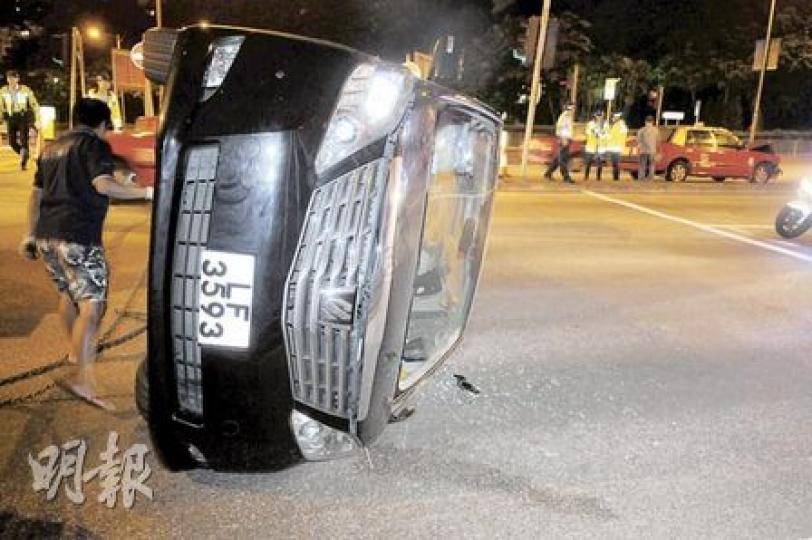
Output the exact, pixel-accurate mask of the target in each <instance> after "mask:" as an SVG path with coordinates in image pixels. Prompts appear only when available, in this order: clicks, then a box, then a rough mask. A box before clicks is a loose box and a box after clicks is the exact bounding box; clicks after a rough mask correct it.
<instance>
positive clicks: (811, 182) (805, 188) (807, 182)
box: [800, 177, 812, 197]
mask: <svg viewBox="0 0 812 540" xmlns="http://www.w3.org/2000/svg"><path fill="white" fill-rule="evenodd" d="M800 190H801V191H802V192H803V193H805V194H806V195H807V196H809V197H812V179H810V178H809V177H805V178H803V179H802V180H801V185H800Z"/></svg>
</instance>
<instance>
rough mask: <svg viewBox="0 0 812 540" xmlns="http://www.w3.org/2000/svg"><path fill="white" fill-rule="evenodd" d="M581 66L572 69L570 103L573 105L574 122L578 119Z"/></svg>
mask: <svg viewBox="0 0 812 540" xmlns="http://www.w3.org/2000/svg"><path fill="white" fill-rule="evenodd" d="M580 71H581V66H580V65H579V64H575V66H573V68H572V88H571V89H570V103H572V121H573V122H574V121H575V120H576V119H577V118H578V77H579V75H580Z"/></svg>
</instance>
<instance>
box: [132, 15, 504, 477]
mask: <svg viewBox="0 0 812 540" xmlns="http://www.w3.org/2000/svg"><path fill="white" fill-rule="evenodd" d="M144 50H145V70H146V73H147V76H148V77H149V78H150V79H151V80H152V81H153V82H155V83H158V84H165V97H166V99H165V103H164V106H163V110H162V113H161V124H160V128H159V131H158V136H157V143H156V150H157V170H156V184H155V188H156V195H155V202H154V212H153V223H152V239H151V252H150V272H149V333H148V355H147V360H146V362H145V365H144V366H143V368H142V369H140V370H139V380H138V381H137V385H136V387H137V389H138V391H139V396H138V398H139V400H140V408H141V409H142V410H143V411H145V416H146V418H147V420H148V423H149V427H150V433H151V436H152V440H153V443H154V446H155V448H156V451H157V453H158V454H159V456H160V458H161V460H162V462H163V463H164V464H165V465H166V466H167V467H168V468H170V469H174V470H178V469H185V468H190V467H195V466H202V467H212V468H216V469H224V470H273V469H278V468H281V467H284V466H287V465H290V464H293V463H296V462H298V461H301V460H303V459H306V460H323V459H331V458H335V457H339V456H342V455H346V454H349V453H352V452H355V451H357V450H358V449H359V448H361V447H363V446H364V445H368V444H370V443H372V442H373V441H374V440H375V439H376V437H378V436H379V435H380V434H381V432H382V431H383V429H384V428H385V426H386V425H387V423H388V421H389V419H390V418H391V417H392V415H393V414H398V412H399V411H400V410H402V409H403V407H404V406H405V404H406V400H407V399H408V398H409V396H410V395H411V394H412V393H413V392H414V391H415V389H416V388H417V386H418V384H419V383H420V382H421V381H423V380H425V379H426V378H427V376H428V375H430V374H431V373H432V372H433V371H434V370H436V369H437V367H438V366H439V365H440V364H441V363H442V361H443V360H444V359H445V358H446V357H447V356H448V354H449V353H450V352H451V351H452V350H453V349H454V348H455V346H456V345H457V344H458V343H459V342H460V339H461V337H462V334H463V331H464V329H465V326H466V323H467V320H468V317H469V314H470V311H471V304H472V301H473V296H474V291H475V289H476V286H477V281H478V279H479V276H480V273H481V268H482V262H483V258H484V252H485V244H486V239H487V235H488V227H489V221H490V216H491V209H492V205H493V198H494V190H495V184H496V179H497V171H498V146H499V144H498V139H499V134H500V130H501V122H500V119H499V117H498V116H497V115H496V114H495V112H494V111H493V110H491V109H490V108H488V107H487V106H485V105H483V104H481V103H479V102H477V101H476V100H473V99H470V98H467V97H465V96H463V95H460V94H458V93H455V92H453V91H451V90H449V89H446V88H444V87H442V86H440V85H438V84H436V83H435V82H431V81H426V80H422V79H420V78H418V77H416V76H415V75H413V74H412V73H411V72H410V71H409V70H407V69H405V68H404V67H403V66H401V65H398V64H391V63H386V62H382V61H380V60H379V59H377V58H374V57H371V56H368V55H365V54H363V53H360V52H358V51H355V50H352V49H349V48H347V47H344V46H341V45H336V44H334V43H330V42H326V41H320V40H316V39H310V38H304V37H300V36H295V35H289V34H283V33H278V32H269V31H261V30H249V29H245V28H235V27H226V26H214V25H212V26H193V27H188V28H184V29H182V30H180V31H177V30H167V29H153V30H150V31H148V32H147V33H146V36H145V47H144Z"/></svg>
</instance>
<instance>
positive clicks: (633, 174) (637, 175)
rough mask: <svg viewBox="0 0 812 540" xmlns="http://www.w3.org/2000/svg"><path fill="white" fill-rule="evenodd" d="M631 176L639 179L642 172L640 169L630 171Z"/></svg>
mask: <svg viewBox="0 0 812 540" xmlns="http://www.w3.org/2000/svg"><path fill="white" fill-rule="evenodd" d="M629 176H631V177H632V178H633V179H635V180H637V179H638V177H639V176H640V173H639V172H638V171H629Z"/></svg>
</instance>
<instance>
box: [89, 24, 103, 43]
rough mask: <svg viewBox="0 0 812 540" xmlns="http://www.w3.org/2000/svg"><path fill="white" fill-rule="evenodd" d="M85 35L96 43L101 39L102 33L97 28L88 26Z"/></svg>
mask: <svg viewBox="0 0 812 540" xmlns="http://www.w3.org/2000/svg"><path fill="white" fill-rule="evenodd" d="M86 33H87V37H88V38H90V39H92V40H93V41H98V40H100V39H101V38H102V31H101V29H99V27H98V26H88V27H87V30H86Z"/></svg>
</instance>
